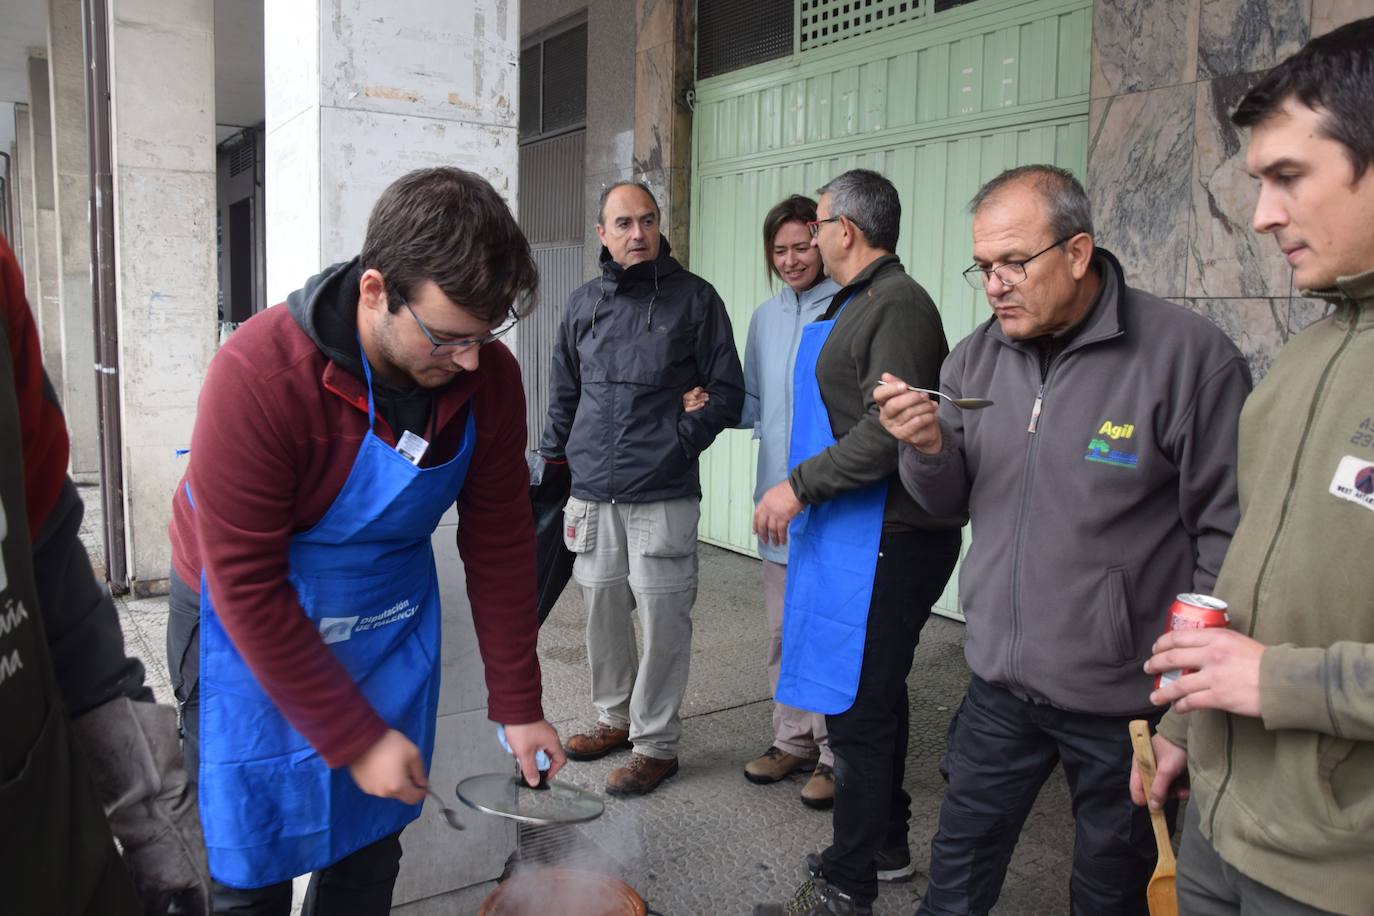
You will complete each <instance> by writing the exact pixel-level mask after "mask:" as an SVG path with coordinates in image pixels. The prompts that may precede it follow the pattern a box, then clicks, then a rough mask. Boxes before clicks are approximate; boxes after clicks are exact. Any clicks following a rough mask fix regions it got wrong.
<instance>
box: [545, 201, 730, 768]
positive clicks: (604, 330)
mask: <svg viewBox="0 0 1374 916" xmlns="http://www.w3.org/2000/svg"><path fill="white" fill-rule="evenodd" d="M658 218H659V210H658V203H657V201H655V200H654V196H653V194H652V193H651V192H650V191H649V189H648V188H647V187H645V186H644V185H642V184H638V183H635V182H619V183H617V184H614V185H612V186H611V187H609V188H607V189H606V191H605V192H604V193H603V194H602V196H601V207H600V211H599V212H598V214H597V226H596V231H597V234H598V235H599V236H600V237H601V241H602V243H603V245H604V246H605V247H603V248H602V250H601V268H602V271H601V276H600V277H598V278H597V279H595V280H591V281H590V282H588V283H586V284H584V285H582V286H581V287H579V288H578V289H576V290H574V291H573V294H572V296H571V297H569V299H568V304H567V306H566V307H565V308H564V310H563V317H562V320H561V322H560V323H559V326H558V338H557V342H556V343H555V345H554V353H553V376H552V380H551V382H550V384H549V415H548V421H547V422H546V424H545V426H544V436H543V439H542V441H541V443H540V449H539V450H540V453H541V454H542V455H543V456H544V459H545V460H546V461H548V462H551V463H554V464H555V466H556V463H557V462H560V461H566V463H567V466H568V470H569V471H570V472H571V475H572V496H571V497H570V498H569V500H568V505H567V508H566V509H565V510H564V529H563V534H564V542H565V543H566V544H567V546H568V549H569V550H571V551H572V552H573V553H575V554H577V558H576V560H575V561H574V564H573V578H574V579H575V580H577V583H578V585H580V586H581V587H582V594H583V597H584V598H585V599H586V602H587V656H588V658H589V659H590V661H591V669H592V702H593V703H594V704H595V706H596V710H597V723H596V726H595V727H594V728H593V729H592V730H591V731H589V732H585V733H583V734H579V735H574V736H572V737H571V738H570V739H569V740H568V742H567V753H568V756H569V757H571V758H572V759H574V760H595V759H597V758H598V757H604V756H605V755H607V754H609V753H611V752H612V751H616V750H621V749H623V748H627V747H631V746H633V748H634V752H633V753H632V754H631V755H630V760H629V763H628V764H627V765H626V766H623V767H619V768H618V769H615V770H612V771H611V774H610V776H608V777H607V780H606V791H608V792H610V793H611V794H613V795H642V794H644V793H645V792H650V791H652V790H653V789H655V788H657V787H658V785H659V784H660V783H661V782H662V781H663V780H665V779H667V778H668V777H669V776H672V775H673V774H674V773H676V772H677V766H678V765H677V747H678V739H679V737H680V735H681V733H682V724H681V720H680V718H679V716H678V710H679V709H680V707H681V706H682V698H683V695H684V694H685V693H686V690H687V670H688V661H689V659H690V656H691V645H692V616H691V615H692V605H693V604H694V603H695V602H696V594H697V522H698V520H699V519H700V516H701V483H700V481H699V478H698V476H697V457H698V456H699V455H700V454H701V453H702V452H703V451H705V450H706V447H707V446H708V445H710V444H711V442H712V440H714V439H715V437H716V435H717V434H719V433H720V431H721V430H722V429H726V428H729V427H733V426H734V425H735V424H737V423H738V422H739V419H740V411H741V409H742V407H743V404H744V375H743V372H742V371H741V369H740V363H739V355H738V353H737V352H736V351H735V339H734V333H733V331H732V330H731V328H730V318H729V316H728V315H727V314H726V312H725V304H724V303H723V302H721V299H720V296H718V295H716V291H715V290H714V289H712V288H711V285H710V284H709V283H707V282H706V281H705V280H703V279H701V278H700V277H698V276H696V275H695V274H692V273H689V272H688V271H686V270H684V269H683V267H682V265H681V264H679V263H678V262H677V261H675V260H674V259H673V258H672V256H671V254H670V250H671V249H670V248H669V246H668V241H667V239H664V238H662V236H660V235H659V223H658ZM696 386H700V387H702V388H704V389H705V391H706V398H707V403H706V405H705V406H704V407H702V408H701V409H699V410H694V411H692V412H690V413H689V412H686V411H685V410H684V409H683V400H682V399H683V395H684V394H685V393H686V392H687V391H689V390H691V389H693V388H694V387H696ZM636 608H637V609H638V611H639V622H640V628H641V630H642V631H643V637H644V655H643V657H642V658H641V659H639V660H636V658H635V636H634V627H633V626H632V625H631V623H630V612H631V611H632V610H634V609H636Z"/></svg>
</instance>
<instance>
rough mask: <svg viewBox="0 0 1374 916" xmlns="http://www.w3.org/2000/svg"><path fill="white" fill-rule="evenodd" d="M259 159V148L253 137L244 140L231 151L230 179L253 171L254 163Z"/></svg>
mask: <svg viewBox="0 0 1374 916" xmlns="http://www.w3.org/2000/svg"><path fill="white" fill-rule="evenodd" d="M256 159H257V148H256V144H255V143H254V142H253V138H252V136H251V135H249V136H247V137H245V138H244V141H243V142H242V143H240V144H239V145H237V146H235V147H234V148H233V149H231V150H230V151H229V177H230V178H233V177H234V176H235V175H242V174H243V173H244V172H250V171H252V170H253V164H254V161H255V160H256Z"/></svg>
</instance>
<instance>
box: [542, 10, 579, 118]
mask: <svg viewBox="0 0 1374 916" xmlns="http://www.w3.org/2000/svg"><path fill="white" fill-rule="evenodd" d="M543 79H544V133H546V134H549V133H554V132H556V131H560V130H567V129H568V128H570V127H579V126H581V125H582V124H584V123H585V122H586V120H587V27H586V26H585V25H580V26H578V27H577V28H575V29H569V30H568V31H566V32H564V33H562V34H561V35H555V36H553V37H552V38H550V39H549V40H548V41H546V42H544V75H543Z"/></svg>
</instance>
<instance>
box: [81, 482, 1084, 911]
mask: <svg viewBox="0 0 1374 916" xmlns="http://www.w3.org/2000/svg"><path fill="white" fill-rule="evenodd" d="M82 495H83V496H84V497H85V498H86V500H87V503H88V505H89V504H91V503H96V502H97V501H98V493H97V491H95V490H94V489H90V488H83V493H82ZM98 530H99V524H98V520H97V519H96V518H95V513H94V512H93V511H92V512H91V513H90V517H89V518H88V519H87V524H86V525H85V526H84V533H85V535H86V536H87V543H88V544H89V545H91V546H95V545H96V544H98V542H99V541H98V537H97V536H96V532H97V531H98ZM759 577H760V574H759V566H758V562H757V561H755V560H752V559H749V558H746V557H742V556H739V555H737V554H733V553H730V552H727V551H724V550H720V549H717V548H714V547H710V546H706V545H702V548H701V588H700V593H699V596H698V600H697V605H696V610H695V612H694V620H695V633H694V636H693V644H692V672H691V679H690V681H689V683H688V690H687V699H686V703H685V705H684V709H683V714H684V733H683V741H682V756H681V765H682V768H681V771H680V772H679V773H678V775H677V776H675V777H673V778H672V779H670V780H669V781H668V782H666V783H665V784H664V785H663V786H662V787H661V788H660V789H659V790H658V791H656V792H654V793H652V794H650V795H648V796H645V797H643V798H638V799H632V800H622V799H616V798H609V799H608V802H607V806H606V813H605V814H604V815H603V816H602V817H601V818H600V819H599V820H596V821H593V822H591V823H589V824H585V825H582V826H580V827H578V828H575V830H576V832H577V834H576V835H577V843H578V844H579V846H580V848H581V852H582V854H583V855H584V856H587V857H589V858H592V859H596V860H599V861H600V862H601V863H603V865H604V866H605V867H606V868H608V869H610V870H613V871H614V872H616V873H617V874H618V875H619V876H620V877H621V878H623V879H624V880H626V881H627V882H628V883H629V884H631V885H632V886H633V887H635V888H636V889H637V890H638V891H639V892H640V893H641V894H642V895H643V896H644V897H645V899H646V900H647V901H648V903H649V905H650V907H651V908H652V910H654V911H655V912H657V913H660V914H664V916H717V914H747V913H749V911H750V908H751V906H752V904H753V903H755V902H761V901H767V900H784V899H787V898H788V897H790V895H791V893H792V892H793V890H794V889H795V887H796V885H797V884H798V883H799V881H800V880H801V879H802V877H803V865H802V862H803V859H804V857H805V855H806V853H808V852H813V851H816V850H818V849H820V848H821V847H822V846H824V845H826V843H827V842H828V841H829V836H830V817H829V815H828V814H827V813H824V812H817V811H811V810H809V809H807V808H805V807H804V806H803V805H802V804H801V803H800V801H799V800H798V797H797V793H798V792H799V791H800V789H801V785H802V779H803V778H804V777H801V776H797V777H793V778H792V779H789V780H787V781H784V782H782V783H778V784H775V785H771V786H756V785H753V784H751V783H749V782H747V781H746V780H745V779H744V777H743V775H742V773H741V769H740V768H741V766H742V764H743V763H744V761H745V760H747V759H749V758H750V757H752V756H754V755H756V754H758V753H760V752H762V751H763V750H764V749H765V748H766V747H767V746H768V743H769V729H770V715H771V709H770V700H769V695H768V687H767V680H766V676H765V672H764V666H763V659H764V656H765V649H766V643H767V627H766V624H765V621H764V612H763V607H762V603H761V588H760V581H759ZM120 605H121V613H122V616H123V622H124V628H125V639H126V642H127V644H128V648H129V650H130V652H131V653H133V654H136V655H138V656H139V657H140V658H142V659H143V661H144V664H145V665H146V666H147V669H148V678H149V682H150V683H151V685H152V686H153V688H154V691H155V693H156V694H157V696H158V699H159V700H160V701H163V702H166V701H168V700H169V699H170V695H171V689H170V687H169V685H168V679H167V667H166V652H165V630H166V623H167V601H166V599H165V598H160V599H159V598H151V599H140V600H125V601H121V602H120ZM585 620H586V612H585V608H584V607H583V605H582V601H581V598H580V596H579V595H578V594H577V593H576V589H570V590H569V591H568V592H567V593H566V594H565V595H564V598H563V600H562V601H561V602H560V604H559V605H558V607H556V608H555V609H554V611H553V613H552V614H551V615H550V617H549V619H548V621H547V622H546V624H545V626H544V629H543V631H542V632H541V634H540V639H539V654H540V660H541V662H542V665H543V670H544V685H545V709H546V712H547V715H548V717H549V719H550V721H552V722H553V723H554V724H555V725H556V726H557V727H558V728H559V730H560V732H562V733H563V734H564V735H567V734H570V733H572V732H573V731H575V730H577V729H579V728H582V727H585V726H587V725H590V724H591V723H592V721H593V718H594V717H593V712H592V708H591V704H590V702H589V699H588V697H589V689H590V688H589V675H588V671H587V664H586V650H585V648H584V645H583V627H584V625H585ZM962 640H963V627H962V625H961V624H958V623H955V622H952V621H949V620H944V619H941V618H933V619H932V620H931V621H930V623H929V624H927V626H926V628H925V630H924V632H923V633H922V638H921V645H920V648H919V649H918V650H917V653H916V663H915V665H914V666H913V670H912V673H911V677H910V678H909V681H908V684H909V689H910V696H911V747H910V751H909V753H908V757H907V777H906V789H907V791H908V792H909V793H910V794H911V796H912V799H913V802H912V810H913V815H912V823H911V847H912V855H913V856H914V858H915V860H916V862H917V863H918V867H919V868H920V869H921V871H920V872H919V873H918V875H917V878H916V880H915V881H913V882H911V883H908V884H905V885H890V886H884V887H883V890H882V894H881V896H880V897H879V899H878V902H877V905H876V906H875V910H874V911H875V913H877V914H880V916H909V914H911V913H912V912H913V911H914V910H915V906H916V902H917V900H918V899H919V897H920V893H921V891H922V889H923V887H924V868H925V864H926V863H927V862H928V861H929V854H930V847H929V841H930V837H931V835H932V833H933V831H934V828H935V823H936V816H937V813H938V809H939V804H940V797H941V793H942V790H943V786H942V783H941V780H940V776H939V773H938V772H937V769H936V766H937V764H938V762H939V758H940V755H941V753H942V752H943V750H944V743H945V733H946V728H947V726H948V723H949V718H950V716H951V715H952V714H953V711H954V710H955V709H956V708H957V706H958V702H959V697H960V696H961V694H962V692H963V688H964V685H965V683H966V680H967V677H968V669H967V668H966V667H965V665H964V659H963V651H962ZM621 759H623V758H621V757H618V756H612V757H608V758H606V759H604V760H600V761H596V762H593V763H574V764H570V765H569V767H568V768H567V769H566V770H564V778H566V779H569V780H571V781H573V782H575V783H577V784H579V785H582V786H584V787H586V788H589V789H593V790H596V791H600V790H601V789H602V787H603V786H604V781H605V777H606V774H607V773H608V772H609V771H610V770H611V769H612V768H613V767H615V766H618V765H619V761H620V760H621ZM1072 844H1073V822H1072V819H1071V818H1070V816H1069V805H1068V797H1067V792H1066V789H1065V786H1064V779H1063V776H1062V774H1061V773H1056V774H1055V775H1054V776H1052V777H1051V778H1050V781H1049V782H1048V783H1047V785H1046V786H1045V789H1044V791H1043V792H1042V793H1041V796H1040V800H1039V802H1038V803H1037V804H1036V806H1035V809H1034V810H1033V811H1032V813H1031V816H1030V819H1029V821H1028V823H1027V825H1026V829H1025V831H1024V833H1023V835H1022V837H1021V842H1020V845H1019V846H1018V847H1017V850H1016V854H1015V856H1014V857H1013V859H1012V863H1011V869H1010V874H1009V876H1008V879H1007V883H1006V886H1005V888H1004V890H1003V893H1002V899H1001V902H1000V903H999V905H998V906H997V908H996V910H995V911H994V912H995V913H996V914H998V916H1012V914H1022V913H1025V914H1057V913H1063V912H1065V911H1066V909H1067V881H1068V869H1069V862H1070V856H1071V850H1072Z"/></svg>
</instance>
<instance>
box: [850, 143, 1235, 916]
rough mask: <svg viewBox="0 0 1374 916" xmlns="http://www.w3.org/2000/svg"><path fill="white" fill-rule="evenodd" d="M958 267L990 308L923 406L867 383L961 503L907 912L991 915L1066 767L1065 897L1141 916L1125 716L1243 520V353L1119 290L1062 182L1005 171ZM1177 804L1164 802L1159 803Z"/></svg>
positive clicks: (947, 501)
mask: <svg viewBox="0 0 1374 916" xmlns="http://www.w3.org/2000/svg"><path fill="white" fill-rule="evenodd" d="M971 210H972V213H973V258H974V263H973V266H972V267H970V268H969V269H968V270H967V271H966V272H965V274H964V276H965V277H966V278H967V279H968V280H969V282H970V284H972V285H973V286H974V287H975V288H977V289H979V290H980V291H982V292H984V293H985V294H986V296H987V299H988V303H989V304H990V305H991V306H992V310H993V317H992V318H990V319H989V320H988V321H986V322H984V323H983V324H981V325H980V326H978V327H977V328H975V329H974V332H973V333H972V334H970V335H969V336H968V337H967V338H965V339H964V340H963V341H962V342H960V343H959V345H958V346H956V347H955V348H954V351H953V352H952V353H951V354H950V356H949V359H947V360H946V361H945V365H944V369H943V371H942V372H941V376H940V387H941V390H942V391H943V392H944V393H945V394H947V395H950V396H952V397H977V398H986V399H990V400H991V401H992V402H993V405H992V406H991V407H989V408H987V409H985V410H979V411H976V412H961V410H960V409H959V408H958V407H957V406H955V405H953V404H950V403H948V402H942V403H941V404H940V405H939V407H938V408H937V406H936V404H935V402H934V401H932V400H930V399H929V398H928V397H927V396H926V395H925V394H922V393H919V392H915V391H909V390H907V387H906V384H905V382H904V380H903V379H901V378H899V377H896V376H895V375H887V376H884V380H883V381H884V384H883V385H882V386H880V387H879V388H878V390H877V392H876V397H877V400H878V402H879V403H880V404H881V405H882V409H881V419H882V423H883V425H884V426H885V427H886V428H887V429H888V430H889V431H890V432H891V433H892V434H893V435H894V436H896V437H897V438H898V439H900V440H901V441H902V443H903V444H902V447H901V479H902V482H903V483H904V484H905V486H906V489H907V490H908V491H909V492H910V493H911V495H912V496H913V497H914V498H915V500H916V502H917V503H918V504H919V505H921V506H922V507H924V508H925V509H926V510H927V511H929V512H934V513H944V514H948V513H955V512H962V511H967V512H968V514H969V516H970V519H971V522H972V525H973V532H974V536H973V540H972V543H971V545H970V547H969V551H968V554H967V556H966V557H965V558H964V562H963V567H962V569H961V572H960V578H959V587H960V593H959V594H960V599H961V602H962V605H963V609H964V615H965V618H966V619H967V621H968V629H967V636H966V642H965V655H966V657H967V659H968V663H969V667H970V668H971V669H972V671H973V676H972V680H971V682H970V684H969V687H968V691H967V693H966V695H965V697H964V701H963V703H962V705H961V706H960V707H959V711H958V713H957V714H956V715H955V717H954V720H953V721H952V722H951V724H950V730H949V741H948V748H947V750H946V753H945V757H944V760H943V761H942V763H941V767H940V770H941V773H942V775H943V776H944V777H945V780H946V782H947V784H948V788H947V790H946V793H945V798H944V802H943V804H942V806H941V809H940V822H939V829H938V832H937V833H936V836H935V838H934V840H933V842H932V849H931V864H930V886H929V888H928V889H927V891H926V894H925V898H924V900H923V902H922V904H921V907H920V910H919V912H920V913H921V914H928V916H934V914H955V913H959V914H970V913H978V914H986V913H988V912H989V911H990V910H991V909H992V908H993V905H994V904H995V903H996V902H997V898H998V895H999V894H1000V892H1001V888H1002V882H1003V879H1004V878H1005V876H1006V869H1007V862H1008V860H1009V859H1010V858H1011V854H1012V850H1013V848H1014V847H1015V845H1016V840H1017V837H1018V836H1019V835H1020V832H1021V826H1022V824H1023V823H1024V822H1025V818H1026V815H1027V814H1028V813H1029V811H1030V808H1031V805H1032V804H1033V802H1034V801H1035V798H1036V796H1037V795H1038V794H1039V791H1040V787H1041V786H1042V785H1043V784H1044V782H1045V780H1046V779H1047V778H1048V777H1049V775H1050V773H1051V772H1052V771H1053V770H1054V768H1055V766H1056V765H1059V764H1062V765H1063V767H1064V773H1065V776H1066V777H1067V779H1068V783H1069V790H1070V794H1071V795H1072V798H1073V811H1074V817H1075V820H1076V822H1077V834H1076V838H1075V844H1074V855H1073V874H1072V878H1071V879H1070V884H1069V897H1070V906H1069V909H1070V911H1071V912H1072V913H1074V914H1076V916H1089V914H1094V916H1095V914H1103V913H1112V914H1142V916H1143V914H1144V913H1145V912H1146V904H1145V885H1146V883H1147V881H1148V879H1149V876H1150V872H1151V869H1152V867H1153V862H1154V854H1155V850H1154V841H1153V839H1152V837H1151V831H1150V825H1149V818H1148V816H1147V814H1146V813H1145V812H1144V810H1143V809H1140V808H1135V807H1133V806H1132V804H1131V799H1130V795H1129V791H1128V786H1127V780H1126V779H1125V778H1124V775H1123V774H1124V773H1125V772H1126V771H1127V770H1128V769H1129V767H1130V759H1131V743H1130V738H1129V735H1128V733H1127V727H1126V726H1127V722H1128V721H1129V720H1130V719H1133V718H1145V719H1150V720H1158V718H1159V715H1160V712H1161V711H1160V710H1158V709H1157V708H1155V707H1154V706H1153V704H1151V702H1150V691H1151V688H1152V678H1150V677H1149V676H1147V675H1146V674H1145V673H1144V671H1143V670H1142V666H1143V665H1144V662H1145V660H1146V659H1147V658H1149V656H1150V645H1151V643H1152V642H1153V641H1154V640H1155V638H1156V637H1158V636H1159V634H1160V632H1161V631H1162V630H1163V629H1164V626H1165V619H1166V610H1167V608H1168V606H1169V604H1170V602H1171V601H1172V600H1173V598H1174V596H1175V595H1177V594H1179V593H1182V592H1204V593H1205V592H1209V591H1211V590H1212V587H1213V585H1214V584H1215V582H1216V576H1217V571H1218V570H1219V569H1220V567H1221V560H1222V557H1223V556H1224V555H1225V553H1226V547H1227V544H1228V542H1229V541H1230V538H1231V534H1232V532H1233V531H1234V530H1235V526H1236V522H1237V517H1238V510H1237V503H1236V484H1235V462H1236V426H1237V418H1238V416H1239V414H1240V408H1241V404H1242V402H1243V401H1244V400H1245V397H1246V395H1247V393H1248V392H1249V390H1250V374H1249V370H1248V369H1247V367H1246V363H1245V359H1244V357H1242V356H1241V354H1240V352H1239V351H1238V350H1237V349H1236V347H1235V345H1234V344H1232V343H1231V341H1230V340H1229V339H1227V337H1226V336H1225V335H1224V334H1223V333H1222V332H1221V331H1220V330H1219V329H1217V328H1216V327H1215V326H1214V325H1212V324H1211V323H1209V322H1208V321H1206V320H1205V319H1203V318H1201V317H1199V316H1197V315H1195V314H1192V313H1191V312H1189V311H1187V310H1186V309H1184V308H1182V307H1180V306H1177V305H1173V304H1171V303H1168V302H1165V301H1164V300H1162V299H1159V298H1156V297H1155V296H1152V295H1150V294H1149V293H1145V292H1142V291H1140V290H1137V289H1133V288H1131V287H1129V286H1127V285H1126V279H1125V274H1124V271H1123V270H1122V267H1121V265H1120V263H1119V262H1118V261H1117V259H1116V258H1115V257H1113V256H1112V255H1111V254H1110V253H1109V252H1108V251H1106V250H1105V249H1103V248H1099V247H1096V246H1095V244H1094V242H1093V227H1092V220H1091V216H1090V209H1089V204H1088V199H1087V196H1086V194H1084V192H1083V188H1082V186H1081V185H1080V184H1079V183H1078V181H1077V180H1076V179H1075V178H1074V177H1073V176H1072V175H1070V174H1069V173H1068V172H1065V171H1063V170H1062V169H1058V168H1055V167H1052V166H1044V165H1032V166H1025V167H1022V168H1017V169H1012V170H1010V171H1007V172H1004V173H1003V174H1001V175H999V176H998V177H996V178H994V179H993V180H992V181H990V182H989V183H988V184H987V185H985V186H984V187H983V188H982V189H981V190H980V191H979V192H978V194H977V196H975V197H974V199H973V203H972V206H971ZM1170 814H1171V815H1172V812H1170Z"/></svg>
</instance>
